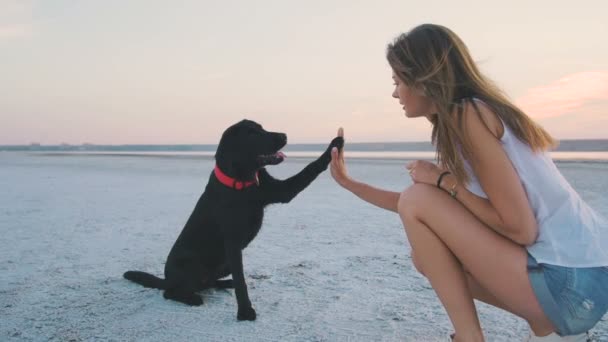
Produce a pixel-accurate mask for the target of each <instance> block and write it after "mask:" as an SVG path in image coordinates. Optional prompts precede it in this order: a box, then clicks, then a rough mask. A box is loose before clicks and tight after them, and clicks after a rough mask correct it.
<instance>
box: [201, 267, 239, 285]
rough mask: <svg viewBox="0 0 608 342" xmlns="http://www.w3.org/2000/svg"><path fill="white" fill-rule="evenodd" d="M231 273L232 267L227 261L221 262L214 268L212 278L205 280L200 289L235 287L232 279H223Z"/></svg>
mask: <svg viewBox="0 0 608 342" xmlns="http://www.w3.org/2000/svg"><path fill="white" fill-rule="evenodd" d="M229 275H230V268H229V267H228V265H227V264H226V263H223V264H221V265H220V266H218V267H217V269H216V270H214V272H213V275H212V276H211V279H210V280H207V281H203V282H202V285H201V287H200V288H199V289H200V290H205V289H211V288H216V289H233V288H234V283H233V282H232V279H222V278H225V277H227V276H229Z"/></svg>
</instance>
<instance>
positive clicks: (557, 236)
mask: <svg viewBox="0 0 608 342" xmlns="http://www.w3.org/2000/svg"><path fill="white" fill-rule="evenodd" d="M476 100H477V99H476ZM477 101H479V100H477ZM480 102H481V101H480ZM503 127H504V133H503V136H502V138H501V139H500V141H501V143H502V147H503V148H504V150H505V152H506V154H507V156H508V157H509V159H510V160H511V164H513V166H514V168H515V170H516V171H517V174H518V175H519V179H520V180H521V183H522V185H523V187H524V189H525V191H526V194H527V196H528V201H529V202H530V205H531V206H532V210H533V211H534V216H535V217H536V222H537V223H538V229H539V235H538V238H537V240H536V242H534V244H532V245H530V246H526V248H527V250H528V252H529V253H530V254H531V255H532V256H533V257H534V258H535V259H536V260H537V261H538V262H539V263H546V264H552V265H558V266H566V267H597V266H608V221H607V220H606V219H605V218H604V217H601V216H600V215H599V214H597V213H596V212H595V211H594V210H593V209H591V208H590V207H589V206H588V205H587V204H586V203H585V202H584V201H583V200H582V199H581V198H580V196H579V195H578V194H577V193H576V191H575V190H574V189H573V188H572V186H570V184H569V183H568V181H567V180H566V179H565V178H564V176H563V175H562V174H561V173H560V172H559V170H558V169H557V167H556V166H555V164H554V163H553V160H552V159H551V157H550V155H549V153H548V152H534V151H533V150H532V149H531V148H530V147H529V146H528V145H526V144H524V143H523V142H521V140H519V139H518V138H517V136H515V135H514V134H513V132H512V131H511V129H510V128H509V127H508V126H507V125H505V124H504V122H503ZM465 168H466V171H467V173H468V175H469V177H470V182H469V184H468V185H467V189H468V190H469V191H471V192H472V193H474V194H476V195H477V196H480V197H484V198H487V197H488V196H487V195H486V193H485V192H484V191H483V189H482V188H481V185H480V184H479V181H478V180H477V177H475V174H474V173H473V170H472V168H471V166H470V165H469V164H468V163H467V162H466V161H465Z"/></svg>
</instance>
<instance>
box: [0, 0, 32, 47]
mask: <svg viewBox="0 0 608 342" xmlns="http://www.w3.org/2000/svg"><path fill="white" fill-rule="evenodd" d="M33 21H34V20H33V4H32V2H31V1H27V0H3V1H1V2H0V39H11V38H21V37H28V36H31V34H32V31H33Z"/></svg>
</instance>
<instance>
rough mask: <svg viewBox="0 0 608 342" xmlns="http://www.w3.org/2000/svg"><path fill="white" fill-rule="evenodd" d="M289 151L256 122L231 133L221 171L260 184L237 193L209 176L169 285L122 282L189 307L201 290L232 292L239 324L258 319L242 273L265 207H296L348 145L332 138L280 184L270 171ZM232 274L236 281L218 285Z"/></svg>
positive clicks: (174, 254)
mask: <svg viewBox="0 0 608 342" xmlns="http://www.w3.org/2000/svg"><path fill="white" fill-rule="evenodd" d="M286 144H287V136H286V135H285V134H283V133H275V132H267V131H265V130H264V129H263V128H262V126H260V125H259V124H257V123H256V122H254V121H250V120H243V121H241V122H239V123H237V124H235V125H233V126H231V127H229V128H228V129H227V130H226V131H225V132H224V134H223V135H222V139H221V140H220V143H219V145H218V149H217V152H216V155H215V159H216V164H217V165H218V166H219V168H220V169H221V170H222V171H223V172H224V173H225V174H226V175H228V176H230V177H232V178H235V179H237V180H239V181H258V183H259V184H257V185H256V184H254V185H252V186H249V187H246V188H244V189H242V190H236V189H233V188H230V187H228V186H226V185H224V184H222V183H220V182H219V181H218V179H217V178H216V177H215V175H214V173H213V172H212V173H211V176H210V177H209V182H208V183H207V187H206V188H205V191H204V192H203V194H202V195H201V197H200V199H199V200H198V203H197V204H196V206H195V208H194V211H193V212H192V214H191V215H190V218H189V219H188V221H187V222H186V225H185V227H184V228H183V230H182V232H181V234H180V235H179V237H178V238H177V241H175V244H174V245H173V248H172V249H171V251H170V252H169V256H168V257H167V262H166V264H165V279H161V278H158V277H156V276H153V275H151V274H148V273H145V272H140V271H128V272H126V273H125V274H124V277H125V278H126V279H129V280H131V281H134V282H136V283H139V284H141V285H143V286H145V287H151V288H157V289H163V290H164V291H165V292H164V297H165V298H167V299H173V300H176V301H179V302H182V303H185V304H189V305H201V304H202V303H203V300H202V298H201V296H200V295H199V294H197V293H196V292H198V291H200V290H202V289H205V288H211V287H216V288H232V287H234V288H235V292H236V299H237V304H238V313H237V319H238V320H255V318H256V313H255V310H254V309H253V308H252V306H251V302H250V301H249V295H248V293H247V285H246V283H245V276H244V274H243V261H242V250H243V249H244V248H245V247H247V245H248V244H249V243H250V242H251V241H252V240H253V238H255V236H256V235H257V233H258V231H259V230H260V227H261V226H262V219H263V216H264V207H265V206H267V205H269V204H273V203H287V202H289V201H291V200H292V199H293V198H294V197H295V196H296V195H297V194H298V193H300V191H302V190H304V189H305V188H306V187H307V186H308V185H309V184H310V183H311V182H312V181H313V180H315V178H317V176H318V175H319V174H320V173H321V172H323V171H324V170H326V169H327V167H328V165H329V162H330V161H331V154H330V152H331V149H332V147H337V148H339V149H340V148H342V146H343V144H344V140H343V139H342V138H341V137H336V138H334V139H333V140H332V142H331V144H330V145H329V146H328V148H327V150H326V151H325V152H324V153H323V154H322V155H321V156H320V157H319V158H318V159H316V160H315V161H313V162H311V163H310V164H308V165H307V166H306V167H305V168H304V169H303V170H302V171H300V172H299V173H298V174H296V175H295V176H292V177H290V178H288V179H286V180H278V179H275V178H273V177H272V176H271V175H270V174H269V173H268V172H267V171H266V169H265V166H266V165H269V164H278V163H280V162H281V161H282V160H283V157H282V155H281V154H278V153H277V152H278V151H279V150H280V149H281V148H283V147H284V146H285V145H286ZM256 174H257V177H258V178H259V179H256ZM228 275H232V279H227V280H220V279H222V278H224V277H227V276H228Z"/></svg>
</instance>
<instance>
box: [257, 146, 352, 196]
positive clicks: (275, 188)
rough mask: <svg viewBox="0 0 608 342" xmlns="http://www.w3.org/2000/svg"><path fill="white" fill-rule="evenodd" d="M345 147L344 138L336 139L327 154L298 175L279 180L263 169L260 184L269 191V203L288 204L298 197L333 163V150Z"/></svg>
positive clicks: (266, 193) (328, 148)
mask: <svg viewBox="0 0 608 342" xmlns="http://www.w3.org/2000/svg"><path fill="white" fill-rule="evenodd" d="M343 146H344V138H342V137H336V138H334V139H333V140H332V141H331V143H330V144H329V146H328V147H327V149H326V150H325V152H323V154H321V156H320V157H319V158H317V159H316V160H314V161H313V162H311V163H310V164H308V165H306V167H304V169H302V171H300V172H298V173H297V174H296V175H294V176H292V177H290V178H288V179H285V180H278V179H275V178H274V177H272V176H271V175H270V174H268V171H266V169H261V170H260V173H259V177H260V183H261V184H262V186H264V187H265V188H266V189H268V191H266V192H263V193H264V195H265V196H266V202H267V203H288V202H290V201H291V200H292V199H293V198H294V197H296V196H297V195H298V194H299V193H300V192H301V191H302V190H304V189H306V187H308V186H309V185H310V184H311V183H312V182H313V181H314V180H315V179H316V178H317V177H318V176H319V175H320V174H321V172H323V171H325V170H327V167H328V166H329V163H330V162H331V149H332V148H333V147H336V148H338V149H341V148H342V147H343Z"/></svg>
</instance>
